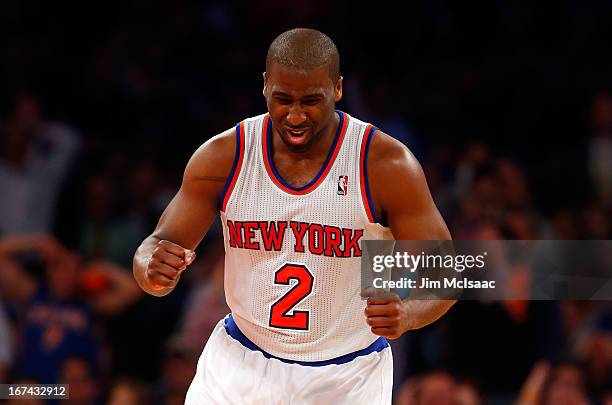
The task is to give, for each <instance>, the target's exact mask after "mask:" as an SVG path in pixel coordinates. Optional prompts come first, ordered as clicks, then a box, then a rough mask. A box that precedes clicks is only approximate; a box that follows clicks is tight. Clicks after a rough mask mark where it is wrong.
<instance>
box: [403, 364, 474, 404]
mask: <svg viewBox="0 0 612 405" xmlns="http://www.w3.org/2000/svg"><path fill="white" fill-rule="evenodd" d="M480 404H482V399H481V397H480V394H479V393H478V391H477V390H476V388H475V387H474V386H472V385H471V384H468V383H466V382H461V381H458V380H457V379H455V378H454V377H453V376H452V375H450V374H448V373H446V372H441V371H435V372H431V373H428V374H425V375H423V376H418V377H412V378H410V379H408V380H406V381H404V383H402V385H401V386H400V389H399V392H398V396H397V398H396V401H395V405H480Z"/></svg>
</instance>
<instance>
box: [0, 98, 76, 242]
mask: <svg viewBox="0 0 612 405" xmlns="http://www.w3.org/2000/svg"><path fill="white" fill-rule="evenodd" d="M0 130H1V132H2V133H1V136H0V190H2V192H3V195H2V198H0V218H2V221H0V235H2V234H15V233H25V232H49V231H50V230H51V228H52V226H53V220H54V214H55V201H56V199H57V197H58V193H59V191H60V188H61V185H62V181H63V180H64V178H65V176H66V174H67V171H68V169H69V168H70V164H71V162H72V161H73V159H74V157H75V155H76V153H77V151H78V147H79V140H78V138H77V136H76V134H75V133H74V131H72V130H71V129H70V128H68V127H67V126H65V125H63V124H58V123H51V122H47V121H45V119H44V117H43V116H42V115H41V112H40V106H39V103H38V100H37V99H36V98H35V97H34V96H32V95H28V94H22V95H20V96H18V97H17V99H16V101H15V104H14V107H13V111H12V113H11V114H10V116H9V117H8V119H7V120H6V122H5V123H4V124H3V125H2V128H1V129H0ZM9 190H10V192H8V191H9Z"/></svg>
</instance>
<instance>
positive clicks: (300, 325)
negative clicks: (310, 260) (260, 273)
mask: <svg viewBox="0 0 612 405" xmlns="http://www.w3.org/2000/svg"><path fill="white" fill-rule="evenodd" d="M292 279H293V280H297V283H296V284H295V285H294V286H293V288H292V289H291V290H289V291H288V292H287V293H286V294H285V295H283V296H282V297H281V298H280V299H279V300H277V301H276V302H275V303H274V304H272V307H271V308H270V326H273V327H275V328H283V329H298V330H308V319H309V317H310V311H293V312H292V313H291V314H289V311H291V309H292V308H293V307H295V306H296V305H297V304H298V303H299V302H300V301H302V300H303V299H304V298H306V297H307V296H308V295H309V294H310V293H311V292H312V282H313V281H314V277H313V275H312V273H310V271H309V270H308V268H307V267H306V266H304V265H303V264H291V263H287V264H285V265H284V266H283V267H281V268H280V269H278V270H276V273H274V284H277V285H289V284H290V280H292Z"/></svg>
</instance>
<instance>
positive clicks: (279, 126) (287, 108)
mask: <svg viewBox="0 0 612 405" xmlns="http://www.w3.org/2000/svg"><path fill="white" fill-rule="evenodd" d="M263 94H264V97H265V98H266V102H267V104H268V111H269V113H270V118H271V119H272V125H273V128H274V130H275V131H276V132H277V133H278V134H279V135H280V137H281V139H282V141H283V142H284V144H285V145H286V146H287V148H288V149H289V150H290V151H292V152H298V153H299V152H306V151H308V150H310V148H311V147H312V145H313V144H314V143H315V142H316V141H317V140H318V139H320V138H321V136H322V135H323V134H324V133H325V130H326V129H328V128H329V126H330V125H331V124H332V123H333V119H334V106H335V103H336V102H337V101H339V100H340V99H341V98H342V77H340V78H339V79H338V81H337V82H336V83H334V82H333V81H332V79H331V78H330V75H329V67H328V66H327V65H325V66H321V67H318V68H316V69H310V70H306V71H304V70H296V69H291V68H287V67H284V66H282V65H279V64H278V63H272V65H271V66H270V69H269V71H268V72H266V73H264V89H263Z"/></svg>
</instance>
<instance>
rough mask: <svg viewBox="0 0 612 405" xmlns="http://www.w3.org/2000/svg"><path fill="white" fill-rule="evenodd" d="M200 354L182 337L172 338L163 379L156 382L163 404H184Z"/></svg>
mask: <svg viewBox="0 0 612 405" xmlns="http://www.w3.org/2000/svg"><path fill="white" fill-rule="evenodd" d="M199 354H200V352H199V351H194V350H193V349H192V348H190V347H189V346H188V345H186V344H185V342H184V341H182V340H181V338H180V337H176V338H171V339H170V341H169V342H168V345H167V347H166V351H165V353H164V359H163V361H162V370H161V380H160V381H159V382H158V384H156V387H157V389H158V390H159V392H158V398H159V401H160V403H161V404H163V405H183V404H184V402H185V395H186V394H187V390H188V389H189V384H190V380H191V378H193V375H194V374H195V372H196V366H197V362H198V356H199ZM219 366H220V367H222V366H223V365H219Z"/></svg>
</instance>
